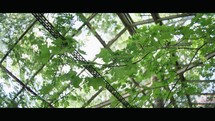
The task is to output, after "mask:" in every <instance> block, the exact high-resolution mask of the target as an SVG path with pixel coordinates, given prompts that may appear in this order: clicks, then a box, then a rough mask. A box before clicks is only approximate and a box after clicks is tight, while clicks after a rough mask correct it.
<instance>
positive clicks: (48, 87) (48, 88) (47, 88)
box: [40, 84, 53, 94]
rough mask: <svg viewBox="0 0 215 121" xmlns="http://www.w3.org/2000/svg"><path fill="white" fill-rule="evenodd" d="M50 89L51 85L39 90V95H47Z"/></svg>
mask: <svg viewBox="0 0 215 121" xmlns="http://www.w3.org/2000/svg"><path fill="white" fill-rule="evenodd" d="M52 88H53V85H52V84H47V85H45V86H44V87H43V88H42V89H41V90H40V93H41V94H48V93H49V92H50V91H51V90H52Z"/></svg>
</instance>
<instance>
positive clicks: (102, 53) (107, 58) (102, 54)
mask: <svg viewBox="0 0 215 121" xmlns="http://www.w3.org/2000/svg"><path fill="white" fill-rule="evenodd" d="M96 57H98V58H102V60H103V61H104V62H108V61H110V58H111V54H110V52H109V51H108V50H107V49H105V48H101V51H100V53H99V54H97V55H96Z"/></svg>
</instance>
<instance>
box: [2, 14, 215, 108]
mask: <svg viewBox="0 0 215 121" xmlns="http://www.w3.org/2000/svg"><path fill="white" fill-rule="evenodd" d="M0 38H1V40H0V67H1V68H0V107H1V108H214V107H215V83H214V82H215V40H214V39H215V14H214V13H0Z"/></svg>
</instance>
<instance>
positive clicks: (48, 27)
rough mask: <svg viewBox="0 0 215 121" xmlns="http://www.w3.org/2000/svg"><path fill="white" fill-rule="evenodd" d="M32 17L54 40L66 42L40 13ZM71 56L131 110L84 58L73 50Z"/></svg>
mask: <svg viewBox="0 0 215 121" xmlns="http://www.w3.org/2000/svg"><path fill="white" fill-rule="evenodd" d="M33 15H34V17H35V18H36V19H37V20H38V21H39V22H40V23H41V24H42V25H43V26H44V27H45V28H46V30H48V31H49V33H50V34H51V35H52V36H53V37H54V38H55V39H57V38H61V39H62V40H66V39H65V37H63V36H62V35H61V34H60V33H59V32H58V31H56V30H55V29H54V27H53V26H52V25H51V23H50V22H49V21H48V20H47V19H46V18H45V17H44V16H43V14H42V13H33ZM71 54H72V56H73V59H74V60H76V61H81V62H83V63H84V65H83V66H84V68H85V69H87V70H88V71H89V72H90V73H91V74H92V75H93V77H94V78H101V79H102V80H103V81H104V82H105V84H106V89H107V90H108V91H109V92H110V93H111V94H113V95H114V96H115V97H116V98H117V99H118V100H119V101H120V102H121V103H122V104H123V105H124V106H125V107H126V108H132V106H131V105H130V104H129V103H128V102H127V101H126V100H125V99H124V98H123V97H122V96H121V95H120V94H119V92H117V91H116V90H115V89H114V88H113V87H112V86H111V85H110V84H109V83H108V81H107V80H105V79H104V77H102V76H101V74H100V73H99V72H98V71H97V70H96V69H95V68H93V66H92V65H89V63H88V62H87V61H86V60H85V59H84V57H83V56H82V55H81V54H80V53H79V52H78V51H77V50H74V52H72V53H71Z"/></svg>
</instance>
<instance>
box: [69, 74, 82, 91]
mask: <svg viewBox="0 0 215 121" xmlns="http://www.w3.org/2000/svg"><path fill="white" fill-rule="evenodd" d="M71 81H72V85H73V86H74V87H75V88H79V84H80V83H81V81H82V80H81V79H80V78H78V77H76V76H75V77H73V78H72V79H71Z"/></svg>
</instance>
